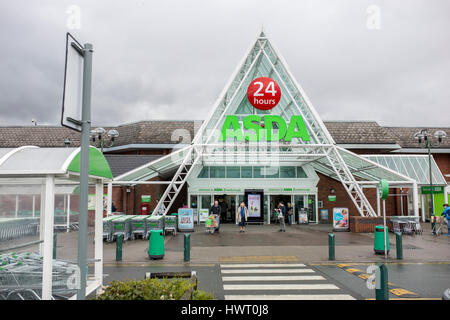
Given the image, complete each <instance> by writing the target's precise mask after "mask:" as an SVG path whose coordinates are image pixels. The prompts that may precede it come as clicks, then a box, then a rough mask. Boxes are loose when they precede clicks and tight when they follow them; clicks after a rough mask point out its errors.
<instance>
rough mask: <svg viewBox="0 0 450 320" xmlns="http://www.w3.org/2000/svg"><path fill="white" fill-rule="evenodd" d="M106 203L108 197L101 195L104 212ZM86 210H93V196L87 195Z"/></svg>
mask: <svg viewBox="0 0 450 320" xmlns="http://www.w3.org/2000/svg"><path fill="white" fill-rule="evenodd" d="M107 201H108V195H107V194H106V193H105V194H104V195H103V210H106V204H107ZM88 210H95V194H90V195H88Z"/></svg>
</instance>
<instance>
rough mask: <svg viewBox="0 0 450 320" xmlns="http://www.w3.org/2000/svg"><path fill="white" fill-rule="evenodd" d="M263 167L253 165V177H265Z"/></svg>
mask: <svg viewBox="0 0 450 320" xmlns="http://www.w3.org/2000/svg"><path fill="white" fill-rule="evenodd" d="M263 170H264V168H263V167H253V178H264V175H263V172H262V171H263Z"/></svg>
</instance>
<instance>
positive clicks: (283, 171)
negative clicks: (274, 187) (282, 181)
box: [280, 167, 295, 178]
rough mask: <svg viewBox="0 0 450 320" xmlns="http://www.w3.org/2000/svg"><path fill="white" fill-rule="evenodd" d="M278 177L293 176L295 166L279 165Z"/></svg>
mask: <svg viewBox="0 0 450 320" xmlns="http://www.w3.org/2000/svg"><path fill="white" fill-rule="evenodd" d="M280 178H295V167H280Z"/></svg>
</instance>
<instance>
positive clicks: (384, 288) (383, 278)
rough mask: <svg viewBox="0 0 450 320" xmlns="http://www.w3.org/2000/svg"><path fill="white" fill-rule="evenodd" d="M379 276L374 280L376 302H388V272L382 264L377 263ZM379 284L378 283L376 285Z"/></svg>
mask: <svg viewBox="0 0 450 320" xmlns="http://www.w3.org/2000/svg"><path fill="white" fill-rule="evenodd" d="M377 265H378V268H379V272H380V276H379V278H378V279H376V281H377V283H376V287H375V298H376V300H389V287H388V270H387V267H386V266H385V265H384V264H383V263H378V264H377ZM378 282H379V283H378Z"/></svg>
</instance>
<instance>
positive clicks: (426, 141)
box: [414, 129, 447, 216]
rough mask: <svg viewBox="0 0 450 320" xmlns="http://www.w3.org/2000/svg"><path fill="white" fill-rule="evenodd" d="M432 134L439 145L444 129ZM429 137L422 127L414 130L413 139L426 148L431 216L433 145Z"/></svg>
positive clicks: (444, 134)
mask: <svg viewBox="0 0 450 320" xmlns="http://www.w3.org/2000/svg"><path fill="white" fill-rule="evenodd" d="M433 135H434V137H435V138H437V142H438V144H437V145H436V146H439V145H440V144H441V143H442V140H443V139H444V138H445V137H446V136H447V134H446V133H445V131H442V130H438V131H436V132H435V133H434V134H433ZM431 138H432V137H431V134H430V133H428V132H427V130H426V129H422V130H421V131H419V132H416V133H415V134H414V139H416V140H417V142H418V143H419V145H421V146H423V147H424V148H427V149H428V167H429V170H430V195H431V216H434V197H433V175H432V172H431V148H432V147H433V144H432V141H431Z"/></svg>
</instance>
